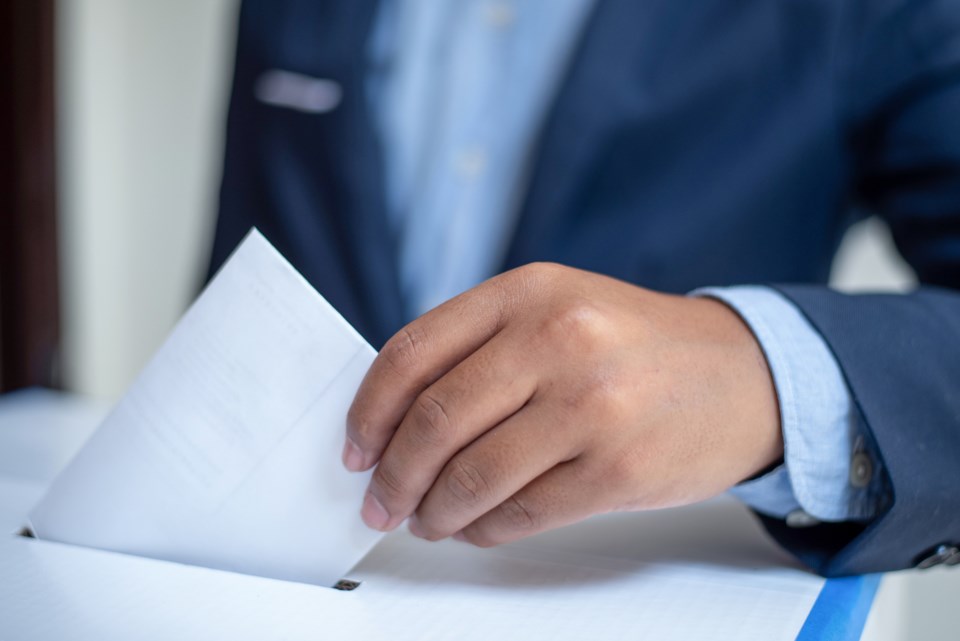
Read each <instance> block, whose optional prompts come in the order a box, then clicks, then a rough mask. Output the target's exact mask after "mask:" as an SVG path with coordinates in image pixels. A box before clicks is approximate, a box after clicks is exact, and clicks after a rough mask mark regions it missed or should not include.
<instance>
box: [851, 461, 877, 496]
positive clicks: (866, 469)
mask: <svg viewBox="0 0 960 641" xmlns="http://www.w3.org/2000/svg"><path fill="white" fill-rule="evenodd" d="M871 478H873V462H872V461H871V460H870V457H869V456H867V455H866V453H864V452H857V453H856V454H854V455H853V460H852V461H850V485H852V486H853V487H859V488H864V487H867V486H868V485H870V479H871Z"/></svg>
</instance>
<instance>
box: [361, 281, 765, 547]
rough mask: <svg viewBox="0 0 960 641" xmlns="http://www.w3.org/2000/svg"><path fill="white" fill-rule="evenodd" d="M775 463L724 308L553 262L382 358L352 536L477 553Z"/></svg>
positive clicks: (741, 341) (453, 312)
mask: <svg viewBox="0 0 960 641" xmlns="http://www.w3.org/2000/svg"><path fill="white" fill-rule="evenodd" d="M782 453H783V442H782V437H781V434H780V419H779V413H778V408H777V397H776V392H775V390H774V387H773V383H772V379H771V376H770V373H769V371H768V369H767V364H766V361H765V359H764V357H763V353H762V352H761V350H760V347H759V346H758V344H757V342H756V340H755V339H754V337H753V335H752V334H751V332H750V330H749V329H748V328H747V327H746V325H744V324H743V322H742V321H741V320H740V318H739V316H737V314H736V313H734V312H733V311H732V310H730V309H729V308H727V307H726V306H725V305H724V304H722V303H720V302H717V301H714V300H709V299H698V298H686V297H681V296H670V295H664V294H658V293H655V292H651V291H648V290H644V289H642V288H640V287H636V286H634V285H630V284H627V283H624V282H621V281H618V280H614V279H612V278H607V277H605V276H599V275H597V274H592V273H589V272H584V271H580V270H576V269H571V268H567V267H562V266H559V265H552V264H535V265H529V266H526V267H522V268H520V269H516V270H513V271H511V272H508V273H506V274H503V275H501V276H498V277H496V278H493V279H491V280H489V281H487V282H485V283H483V284H482V285H480V286H478V287H476V288H474V289H472V290H470V291H469V292H466V293H465V294H462V295H460V296H458V297H456V298H454V299H452V300H450V301H448V302H447V303H444V304H443V305H441V306H440V307H438V308H436V309H434V310H432V311H430V312H428V313H427V314H425V315H424V316H422V317H421V318H419V319H417V320H416V321H414V322H412V323H410V324H409V325H408V326H406V327H405V328H404V329H402V330H401V331H400V332H399V333H398V334H397V335H396V336H394V337H393V338H392V339H390V341H389V342H388V343H387V344H386V345H385V346H384V348H383V350H382V351H381V352H380V355H379V356H378V357H377V359H376V361H374V363H373V365H372V366H371V368H370V371H369V372H368V373H367V376H366V378H365V379H364V381H363V384H362V385H361V387H360V390H359V392H358V393H357V396H356V399H355V400H354V402H353V406H352V407H351V408H350V413H349V416H348V420H347V444H346V447H345V448H344V463H345V464H346V466H347V467H348V468H350V469H352V470H365V469H369V468H370V467H372V466H373V465H375V464H376V465H377V468H376V471H375V472H374V475H373V479H372V481H371V483H370V487H369V489H368V491H367V495H366V497H365V499H364V504H363V510H362V515H363V518H364V521H365V522H366V523H367V524H368V525H370V526H371V527H374V528H376V529H379V530H390V529H393V528H395V527H396V526H398V525H399V524H400V523H401V522H403V520H404V519H406V518H407V517H411V516H412V518H411V519H410V529H411V531H412V532H413V533H414V534H416V535H418V536H422V537H425V538H428V539H431V540H436V539H441V538H444V537H448V536H451V535H453V536H455V537H456V538H459V539H464V540H467V541H470V542H472V543H475V544H477V545H482V546H488V545H496V544H499V543H504V542H507V541H512V540H514V539H518V538H521V537H524V536H527V535H530V534H534V533H536V532H539V531H542V530H546V529H550V528H555V527H558V526H561V525H565V524H568V523H573V522H575V521H579V520H581V519H583V518H585V517H587V516H590V515H592V514H596V513H600V512H609V511H614V510H638V509H648V508H660V507H667V506H675V505H682V504H687V503H692V502H695V501H699V500H702V499H706V498H708V497H711V496H713V495H716V494H719V493H721V492H723V491H725V490H726V489H728V488H729V487H731V486H732V485H734V484H736V483H738V482H739V481H741V480H743V479H745V478H747V477H749V476H751V475H753V474H755V473H756V472H758V471H760V470H762V469H763V468H765V467H767V466H768V465H770V464H771V463H773V462H774V461H776V460H777V459H778V458H779V457H780V456H781V455H782Z"/></svg>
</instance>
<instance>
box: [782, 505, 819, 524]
mask: <svg viewBox="0 0 960 641" xmlns="http://www.w3.org/2000/svg"><path fill="white" fill-rule="evenodd" d="M785 520H786V522H787V527H793V528H804V527H813V526H814V525H820V521H819V520H818V519H817V518H816V517H813V516H811V515H809V514H807V513H806V512H804V511H803V510H799V509H798V510H794V511H793V512H790V514H788V515H787V518H786V519H785Z"/></svg>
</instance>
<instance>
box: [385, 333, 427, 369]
mask: <svg viewBox="0 0 960 641" xmlns="http://www.w3.org/2000/svg"><path fill="white" fill-rule="evenodd" d="M423 343H424V337H423V335H422V333H421V331H420V330H418V329H416V328H415V327H413V326H411V325H407V326H406V327H404V328H403V329H401V330H400V331H398V332H397V333H396V334H394V335H393V336H392V337H391V338H390V340H388V341H387V342H386V344H385V345H384V346H383V349H381V350H380V358H382V359H383V360H384V362H385V363H386V364H387V366H389V367H390V369H392V370H393V371H394V372H395V373H397V374H398V375H401V376H406V375H408V374H409V373H410V371H411V370H413V369H415V368H416V367H417V364H418V363H419V362H420V353H421V351H422V348H423Z"/></svg>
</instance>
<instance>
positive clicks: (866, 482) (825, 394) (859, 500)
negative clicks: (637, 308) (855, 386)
mask: <svg viewBox="0 0 960 641" xmlns="http://www.w3.org/2000/svg"><path fill="white" fill-rule="evenodd" d="M691 295H692V296H705V297H710V298H714V299H717V300H719V301H721V302H723V303H726V304H727V305H728V306H729V307H731V308H732V309H733V310H734V311H736V312H737V313H738V314H739V315H740V317H741V318H742V319H743V320H744V322H745V323H746V324H747V325H748V326H749V327H750V330H751V331H752V332H753V334H754V336H755V337H756V339H757V341H758V342H759V343H760V347H761V348H762V349H763V353H764V355H765V357H766V359H767V364H768V365H769V367H770V371H771V373H772V375H773V380H774V386H775V387H776V390H777V396H778V401H779V405H780V424H781V427H782V430H783V444H784V465H781V466H779V467H778V468H776V469H774V470H773V471H771V472H769V473H767V474H765V475H763V476H761V477H760V478H757V479H752V480H749V481H745V482H743V483H741V484H739V485H737V486H736V487H734V488H732V489H731V493H732V494H733V495H734V496H736V497H737V498H739V499H740V500H742V501H743V502H744V503H746V504H747V505H749V506H750V507H752V508H753V509H755V510H757V511H758V512H762V513H764V514H768V515H770V516H774V517H777V518H786V517H788V516H790V515H791V514H796V513H798V511H801V510H802V512H799V514H801V515H803V516H804V517H813V519H815V520H816V521H867V520H870V519H872V518H873V517H874V516H876V515H877V514H878V513H879V512H880V507H881V505H882V502H883V500H882V496H881V488H882V487H883V484H882V483H881V481H880V479H881V474H882V473H883V471H882V470H881V469H880V466H879V465H878V462H877V457H876V456H874V455H872V453H871V452H869V451H868V444H867V439H866V438H865V429H864V427H863V425H862V423H861V421H860V419H859V414H858V412H857V410H856V407H855V404H854V402H853V398H852V395H851V393H850V390H849V388H848V387H847V384H846V382H845V381H844V378H843V374H842V372H841V370H840V366H839V364H838V363H837V361H836V359H835V358H834V356H833V354H832V353H831V351H830V348H829V347H828V346H827V344H826V342H825V341H824V340H823V337H822V336H820V334H819V332H817V330H816V329H814V328H813V326H812V325H811V324H810V323H809V321H807V319H806V318H805V317H804V316H803V314H802V313H801V312H800V310H799V309H797V308H796V306H795V305H794V304H793V303H791V302H790V301H789V300H788V299H786V298H785V297H784V296H782V295H781V294H780V293H778V292H776V291H775V290H773V289H771V288H769V287H760V286H740V287H725V288H704V289H698V290H696V291H694V292H691ZM802 521H803V522H804V524H808V523H809V522H810V519H809V518H805V519H802ZM798 522H799V520H798Z"/></svg>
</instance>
